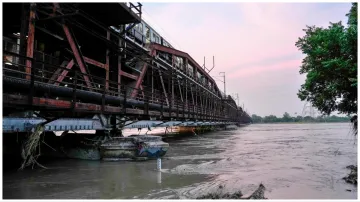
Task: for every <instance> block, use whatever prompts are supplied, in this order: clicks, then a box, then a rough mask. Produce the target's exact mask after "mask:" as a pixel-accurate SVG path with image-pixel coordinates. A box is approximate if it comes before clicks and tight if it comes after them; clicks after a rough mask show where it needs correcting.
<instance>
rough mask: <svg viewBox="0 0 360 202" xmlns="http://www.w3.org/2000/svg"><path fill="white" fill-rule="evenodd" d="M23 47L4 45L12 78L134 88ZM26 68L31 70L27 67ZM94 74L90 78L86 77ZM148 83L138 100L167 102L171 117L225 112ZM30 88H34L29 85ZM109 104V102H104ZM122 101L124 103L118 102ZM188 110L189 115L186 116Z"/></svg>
mask: <svg viewBox="0 0 360 202" xmlns="http://www.w3.org/2000/svg"><path fill="white" fill-rule="evenodd" d="M19 50H20V49H19V48H18V46H17V45H14V44H11V43H10V42H7V43H4V47H3V55H4V61H3V74H4V77H11V78H12V79H20V80H28V81H30V83H31V86H30V88H34V83H45V84H50V85H57V86H61V87H66V88H70V89H72V90H73V91H74V92H75V91H76V90H86V91H91V92H96V93H100V94H103V95H111V96H115V97H117V96H121V97H127V99H129V98H130V95H131V93H132V91H133V90H134V89H135V88H131V87H129V86H125V85H120V84H119V83H117V82H114V81H111V80H106V79H105V78H103V77H98V76H95V75H90V74H86V73H82V72H81V71H79V70H78V69H77V68H71V69H70V68H69V67H70V66H71V61H69V62H65V63H61V64H60V62H59V61H60V60H59V59H58V58H56V57H54V56H51V55H47V54H45V53H42V52H40V51H35V53H34V58H33V59H32V58H27V57H26V56H23V55H21V54H19V52H20V51H19ZM26 69H28V70H31V71H26ZM89 77H91V80H89V79H87V78H89ZM145 89H147V88H146V86H143V89H137V90H138V96H137V97H136V98H135V99H137V100H140V101H143V102H144V103H152V104H158V105H160V106H163V107H165V106H167V107H168V108H170V107H171V108H170V110H169V111H171V112H172V114H173V115H172V117H178V118H194V117H197V118H199V117H211V116H218V117H220V116H224V115H223V114H222V112H221V111H217V112H212V111H209V110H208V109H204V108H203V107H201V106H200V104H197V105H196V104H193V103H192V102H190V101H189V102H184V101H182V100H181V99H180V98H179V97H175V98H174V99H173V100H171V98H170V97H169V98H168V99H166V97H165V96H164V94H163V93H162V92H154V91H153V92H152V91H151V90H150V91H149V90H148V91H146V90H145ZM4 91H8V92H10V93H11V92H12V90H11V89H4ZM30 92H33V91H32V90H31V89H30ZM125 93H126V95H125ZM28 96H29V100H32V98H33V97H34V96H35V94H34V92H33V93H29V94H28ZM47 96H48V98H53V99H55V98H56V99H57V97H54V96H52V95H47ZM60 99H64V100H72V99H73V97H66V98H60ZM77 101H79V102H82V101H81V100H79V99H75V100H72V102H77ZM104 104H105V105H108V104H107V103H104ZM119 105H121V103H119ZM185 114H186V116H185Z"/></svg>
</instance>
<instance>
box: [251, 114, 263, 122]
mask: <svg viewBox="0 0 360 202" xmlns="http://www.w3.org/2000/svg"><path fill="white" fill-rule="evenodd" d="M251 120H252V121H253V123H261V122H262V117H261V116H258V115H256V114H253V115H252V116H251Z"/></svg>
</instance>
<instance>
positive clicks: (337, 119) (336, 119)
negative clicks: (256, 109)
mask: <svg viewBox="0 0 360 202" xmlns="http://www.w3.org/2000/svg"><path fill="white" fill-rule="evenodd" d="M251 119H252V122H253V123H289V122H292V123H294V122H299V123H310V122H314V123H320V122H323V123H325V122H349V121H350V117H340V116H335V115H332V116H318V117H316V118H313V117H311V116H305V117H302V116H296V117H292V116H290V115H289V113H287V112H285V113H284V115H283V117H281V118H278V117H276V116H274V115H269V116H265V117H261V116H258V115H256V114H253V115H252V116H251Z"/></svg>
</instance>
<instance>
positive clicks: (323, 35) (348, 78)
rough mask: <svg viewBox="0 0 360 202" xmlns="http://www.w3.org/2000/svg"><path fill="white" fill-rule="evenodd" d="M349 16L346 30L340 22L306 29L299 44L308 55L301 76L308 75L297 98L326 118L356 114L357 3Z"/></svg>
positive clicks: (302, 66)
mask: <svg viewBox="0 0 360 202" xmlns="http://www.w3.org/2000/svg"><path fill="white" fill-rule="evenodd" d="M347 16H348V23H347V25H348V26H347V27H345V26H343V25H342V23H341V22H338V23H330V25H329V27H327V28H321V27H315V26H307V28H306V29H304V31H305V36H304V37H302V38H299V39H298V41H297V42H296V46H297V47H298V48H299V50H301V51H302V53H303V54H305V55H306V57H305V58H304V59H303V61H302V65H301V68H300V74H305V73H306V74H307V75H306V81H305V83H304V84H303V85H301V89H300V90H299V93H298V97H299V98H300V99H301V100H302V101H304V100H307V101H309V102H311V103H312V105H313V106H314V107H316V108H317V109H318V110H319V111H320V112H322V113H323V114H327V115H329V114H330V113H331V112H333V111H339V112H340V113H345V114H356V113H357V3H353V4H352V8H351V10H350V13H349V14H347Z"/></svg>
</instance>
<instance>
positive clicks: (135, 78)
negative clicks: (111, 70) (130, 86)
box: [119, 70, 138, 80]
mask: <svg viewBox="0 0 360 202" xmlns="http://www.w3.org/2000/svg"><path fill="white" fill-rule="evenodd" d="M119 75H121V76H126V77H128V78H130V79H134V80H137V79H138V76H136V75H132V74H129V73H126V72H124V71H121V70H120V74H119Z"/></svg>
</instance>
